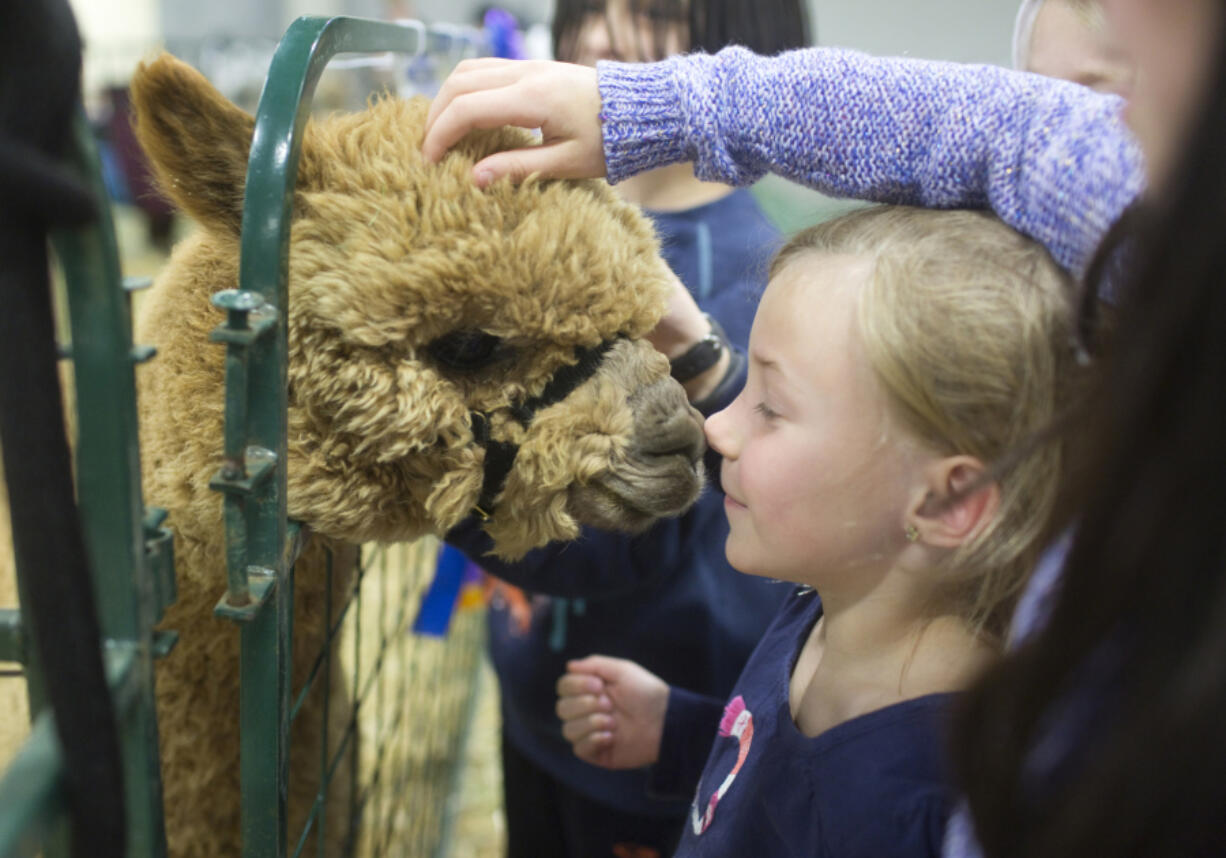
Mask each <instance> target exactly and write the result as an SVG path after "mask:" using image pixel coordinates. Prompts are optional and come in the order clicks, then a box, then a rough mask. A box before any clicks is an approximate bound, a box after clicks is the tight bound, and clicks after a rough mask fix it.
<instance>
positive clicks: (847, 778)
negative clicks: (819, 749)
mask: <svg viewBox="0 0 1226 858" xmlns="http://www.w3.org/2000/svg"><path fill="white" fill-rule="evenodd" d="M950 699H951V695H946V694H941V695H928V696H926V697H921V698H915V699H914V700H907V701H903V702H902V703H900V704H895V705H893V706H889V707H886V708H884V709H881V710H877V711H876V712H871V713H869V714H868V715H866V716H861V717H860V718H857V719H853V720H852V721H850V722H845V724H842V725H839V727H836V728H834V729H833V730H832V731H830V735H829V736H828V738H829V740H830V742H829V747H828V750H827V753H825V754H823V758H822V761H821V764H820V771H819V772H818V773H817V775H818V777H816V778H815V782H816V783H818V784H819V788H818V789H819V796H818V801H819V802H820V803H821V804H822V805H823V809H822V814H821V816H822V819H823V820H825V821H826V824H827V831H826V832H825V836H824V838H823V839H824V840H825V841H826V842H827V843H828V844H831V854H835V855H840V856H846V858H859V856H864V858H870V856H874V858H875V856H881V855H915V856H920V855H933V856H936V855H939V854H940V847H941V841H942V839H943V837H944V832H945V825H946V824H947V821H948V819H949V814H950V811H951V808H952V804H953V790H952V788H951V785H950V782H949V779H948V772H947V770H946V767H945V763H944V754H943V753H942V750H943V748H944V747H945V743H944V735H945V716H946V714H947V713H948V707H949V703H950ZM840 728H845V729H842V730H840Z"/></svg>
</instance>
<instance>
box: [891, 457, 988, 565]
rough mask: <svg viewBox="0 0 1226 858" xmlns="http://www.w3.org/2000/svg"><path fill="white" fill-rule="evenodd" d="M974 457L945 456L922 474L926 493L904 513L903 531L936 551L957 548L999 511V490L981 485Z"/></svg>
mask: <svg viewBox="0 0 1226 858" xmlns="http://www.w3.org/2000/svg"><path fill="white" fill-rule="evenodd" d="M986 474H987V467H986V466H985V465H984V464H983V462H981V461H979V460H978V459H976V458H975V457H974V456H949V457H947V458H944V459H939V460H937V461H936V462H933V463H932V464H931V465H930V466H929V467H928V469H927V470H926V472H925V481H926V493H925V494H924V495H923V497H917V499H916V502H915V503H914V504H913V505H912V507H911V509H909V510H908V511H907V519H906V522H907V532H908V534H911V533H914V534H916V536H915V540H916V541H919V542H923V543H925V544H926V545H931V546H934V547H938V548H957V547H958V546H960V545H963V544H965V543H966V542H968V541H969V540H970V539H971V538H972V537H974V536H975V534H977V533H979V532H980V531H981V530H982V529H983V528H984V527H986V526H987V525H988V523H989V522H991V521H992V519H993V518H995V516H996V512H997V510H998V509H999V508H1000V487H999V486H998V485H997V484H996V483H995V482H985V481H984V477H985V475H986Z"/></svg>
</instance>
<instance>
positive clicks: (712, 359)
mask: <svg viewBox="0 0 1226 858" xmlns="http://www.w3.org/2000/svg"><path fill="white" fill-rule="evenodd" d="M703 316H705V317H706V320H707V321H708V322H709V323H710V324H711V331H710V332H709V333H708V334H707V335H706V336H705V337H703V338H702V339H701V340H699V341H698V342H696V343H694V345H692V346H690V347H689V348H688V349H686V350H685V353H684V354H681V355H678V356H677V357H675V358H669V361H668V363H669V366H670V368H671V369H670V372H671V374H672V377H673V378H675V379H677V381H679V382H681V383H682V384H685V383H686V382H687V381H689V380H690V379H692V378H696V377H698V376H700V375H702V374H703V373H704V372H706V371H707V370H709V369H710V368H711V367H713V366H715V364H716V363H718V362H719V358H720V355H722V354H723V353H724V350H725V349H727V348H728V337H727V335H725V334H724V329H723V328H722V327H720V324H719V322H717V321H715V319H713V318H711V316H710V314H708V313H703Z"/></svg>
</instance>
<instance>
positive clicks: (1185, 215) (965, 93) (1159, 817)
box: [423, 0, 1226, 858]
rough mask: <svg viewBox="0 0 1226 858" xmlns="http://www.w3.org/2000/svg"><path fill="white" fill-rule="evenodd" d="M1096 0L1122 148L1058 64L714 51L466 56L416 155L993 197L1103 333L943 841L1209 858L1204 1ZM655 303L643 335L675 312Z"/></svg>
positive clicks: (1221, 45)
mask: <svg viewBox="0 0 1226 858" xmlns="http://www.w3.org/2000/svg"><path fill="white" fill-rule="evenodd" d="M1103 8H1104V11H1105V14H1106V16H1107V20H1108V25H1109V26H1110V27H1111V28H1112V30H1113V33H1114V36H1115V38H1116V41H1117V44H1118V46H1119V47H1120V49H1121V51H1122V52H1123V55H1124V58H1125V59H1126V60H1127V61H1128V62H1130V63H1132V64H1134V66H1135V68H1136V70H1137V78H1136V84H1135V87H1134V88H1133V89H1132V91H1131V93H1130V97H1129V101H1128V106H1127V110H1126V111H1125V112H1123V116H1126V118H1127V121H1128V125H1129V126H1131V128H1132V129H1133V130H1134V131H1135V134H1136V137H1135V139H1134V138H1133V137H1131V136H1130V134H1129V133H1128V131H1127V130H1126V128H1125V127H1124V124H1123V121H1122V115H1121V113H1122V111H1121V108H1123V106H1124V102H1123V101H1122V100H1121V99H1119V98H1118V97H1114V96H1100V95H1096V94H1094V93H1092V92H1090V91H1089V90H1087V89H1084V88H1082V87H1078V86H1074V85H1071V84H1068V83H1065V82H1062V81H1058V80H1052V79H1047V78H1042V77H1038V76H1034V75H1022V74H1016V73H1013V72H1009V71H1006V70H1003V69H995V68H989V67H972V66H956V65H951V64H933V63H924V62H922V61H908V60H882V59H874V58H869V57H864V56H862V55H858V54H853V53H849V52H844V51H833V50H813V51H801V52H796V53H793V54H789V55H785V56H783V57H780V58H777V59H774V60H770V59H761V58H754V57H752V56H750V55H748V54H746V53H745V52H742V51H737V50H735V49H733V50H725V51H722V52H720V54H719V55H717V56H714V57H711V56H703V55H695V56H691V57H686V58H679V59H673V60H669V61H667V62H665V63H660V64H652V65H648V66H644V67H629V66H619V65H617V64H604V65H602V66H601V67H600V68H599V70H598V72H596V73H593V72H591V71H589V70H587V69H579V68H576V67H573V66H561V65H558V66H543V65H531V64H523V65H521V66H516V67H506V66H498V65H487V64H470V65H466V66H463V67H461V68H459V69H458V70H457V72H456V73H455V74H454V75H453V77H452V78H451V79H450V80H449V81H448V82H447V83H446V84H445V85H444V88H443V92H442V93H441V95H440V97H439V98H438V99H437V100H436V102H435V105H434V106H433V109H432V115H431V124H430V126H429V128H428V132H427V135H426V139H425V141H424V143H423V149H424V151H425V152H426V154H427V155H428V156H429V157H432V158H438V157H441V156H442V154H443V152H444V151H445V150H446V148H447V147H448V146H449V145H450V144H451V143H452V142H454V141H455V140H456V139H459V137H461V136H463V134H464V133H466V132H467V130H469V129H470V128H473V127H485V126H487V125H501V124H506V123H518V124H525V125H530V126H537V127H541V129H542V132H543V138H544V140H543V145H542V146H540V147H537V148H534V149H531V150H522V151H519V152H511V153H504V154H502V155H500V156H498V157H497V158H493V159H487V160H486V161H484V162H482V163H479V164H477V165H476V167H475V168H474V178H475V179H476V181H477V182H478V183H481V184H486V183H488V182H490V181H493V180H495V179H497V178H499V177H501V176H511V177H512V178H515V177H520V176H523V175H526V174H527V173H528V172H538V173H541V174H543V175H546V176H585V175H606V174H607V175H608V176H609V177H610V179H612V180H618V179H620V178H621V177H622V176H624V175H627V174H630V173H633V172H635V171H637V170H640V169H643V168H645V167H647V166H652V165H655V164H660V163H672V162H676V161H682V160H687V159H690V160H695V161H696V171H697V174H698V175H700V176H708V177H712V178H714V177H722V178H723V179H724V180H725V181H729V182H733V183H736V182H744V181H751V180H752V179H753V178H755V177H756V176H758V175H761V174H762V173H763V172H765V171H766V170H774V171H776V172H778V173H780V174H782V175H785V176H788V177H791V178H794V179H797V180H799V181H803V182H805V183H807V184H810V185H813V186H815V187H818V188H819V189H823V190H826V191H827V192H835V193H840V194H842V195H846V196H860V197H868V198H875V199H882V200H892V201H896V202H899V201H906V202H913V203H918V204H923V205H930V206H933V205H935V206H951V205H980V206H991V207H992V208H993V209H995V210H996V211H997V213H998V214H1000V215H1001V217H1002V218H1004V219H1005V220H1006V221H1008V222H1009V223H1011V224H1013V225H1014V226H1016V227H1018V228H1019V229H1021V230H1022V231H1023V232H1026V233H1028V234H1030V235H1033V236H1035V237H1036V238H1038V239H1039V240H1041V241H1042V242H1043V243H1044V244H1045V245H1047V247H1048V248H1049V249H1050V250H1051V251H1052V253H1053V255H1054V256H1055V257H1056V258H1057V259H1058V260H1059V261H1061V262H1062V263H1064V264H1065V265H1067V266H1068V267H1070V268H1071V269H1072V270H1074V272H1076V273H1078V274H1085V272H1086V269H1087V268H1090V269H1091V271H1090V274H1089V276H1088V277H1087V280H1088V282H1089V283H1091V284H1098V283H1100V282H1101V283H1105V285H1106V286H1107V287H1109V291H1110V293H1111V294H1113V295H1114V296H1115V297H1116V298H1117V301H1118V308H1117V312H1116V314H1115V315H1116V317H1117V318H1116V322H1115V325H1114V330H1113V333H1112V334H1111V335H1110V337H1109V338H1108V337H1106V336H1105V334H1104V333H1103V332H1101V331H1096V329H1095V327H1094V326H1093V325H1092V324H1091V323H1090V320H1089V319H1087V320H1086V321H1085V322H1084V323H1083V324H1082V325H1081V329H1082V331H1083V332H1084V333H1087V334H1088V333H1096V334H1097V336H1095V337H1094V338H1093V339H1094V342H1093V343H1092V344H1094V345H1096V346H1097V349H1096V354H1097V356H1096V357H1095V358H1094V359H1095V360H1096V361H1097V363H1098V366H1099V370H1098V373H1097V376H1098V378H1099V379H1100V381H1099V382H1098V384H1097V385H1096V386H1095V387H1094V389H1093V390H1092V392H1091V393H1089V394H1087V395H1086V396H1085V397H1084V399H1083V401H1082V404H1081V406H1080V408H1078V409H1077V410H1076V411H1075V412H1073V413H1072V414H1070V415H1069V416H1068V417H1067V418H1066V419H1065V420H1063V421H1060V422H1059V423H1058V424H1057V428H1058V429H1059V430H1060V431H1061V432H1062V433H1066V434H1070V435H1071V436H1072V438H1073V440H1074V441H1075V442H1080V443H1081V446H1082V448H1083V449H1084V450H1085V454H1084V457H1083V461H1082V462H1081V467H1080V468H1079V472H1080V473H1079V474H1078V477H1077V479H1076V480H1074V481H1073V483H1072V484H1071V486H1070V488H1069V491H1068V494H1067V502H1066V503H1065V504H1064V511H1063V513H1062V514H1061V515H1060V516H1058V517H1057V518H1056V520H1055V522H1054V523H1053V525H1054V531H1053V532H1058V531H1059V530H1060V529H1061V528H1062V527H1063V528H1065V533H1066V536H1065V537H1064V538H1062V539H1061V540H1058V541H1057V542H1056V543H1055V545H1054V547H1053V549H1052V550H1051V551H1050V552H1049V555H1048V557H1047V558H1046V559H1045V561H1044V562H1042V563H1040V564H1039V567H1038V569H1037V571H1036V573H1035V574H1034V575H1033V576H1032V578H1031V581H1030V584H1029V585H1028V589H1027V592H1026V594H1025V596H1024V598H1023V599H1022V601H1021V603H1020V604H1019V608H1018V613H1017V616H1016V618H1015V621H1014V630H1013V637H1014V641H1015V644H1016V651H1015V652H1014V653H1013V654H1012V655H1011V656H1009V657H1007V658H1006V659H1005V660H1004V661H1003V662H1002V663H1001V664H1000V665H999V666H998V667H996V668H994V669H993V670H991V671H990V672H989V673H988V674H987V675H986V676H985V678H984V679H983V680H982V681H981V682H980V683H978V684H977V685H976V686H975V687H974V688H973V689H972V690H971V691H970V692H969V695H968V697H967V701H966V704H965V705H964V707H963V709H962V714H961V717H959V718H958V719H957V723H956V725H955V726H956V729H955V730H954V732H953V762H954V769H955V771H956V773H957V779H958V781H959V783H960V785H961V786H962V788H963V789H964V790H965V793H966V796H967V803H968V807H969V811H970V812H969V816H967V817H963V821H964V823H965V824H964V825H961V826H954V827H952V828H951V834H952V836H951V837H950V838H949V839H948V840H947V842H946V848H945V853H946V855H948V856H967V855H976V854H980V851H981V850H982V854H986V855H990V856H1044V858H1046V856H1074V855H1076V856H1083V855H1107V856H1120V855H1136V856H1176V855H1178V856H1184V855H1192V856H1195V855H1220V854H1226V842H1224V841H1226V824H1224V823H1223V822H1222V820H1223V819H1226V731H1224V730H1223V729H1222V726H1221V725H1222V722H1223V719H1224V717H1226V670H1223V669H1222V664H1223V663H1224V662H1226V575H1224V574H1223V566H1224V564H1226V527H1224V526H1223V525H1224V524H1226V454H1223V452H1222V446H1221V438H1222V437H1223V435H1224V434H1226V402H1224V401H1223V399H1224V398H1226V393H1224V392H1223V387H1222V381H1221V380H1222V378H1224V377H1226V328H1224V326H1226V288H1224V286H1226V284H1223V283H1222V282H1221V281H1222V278H1223V273H1222V272H1224V271H1226V244H1224V243H1223V242H1222V239H1221V236H1220V231H1221V229H1222V224H1223V223H1226V211H1223V210H1222V209H1223V207H1226V161H1223V159H1222V151H1223V144H1224V143H1226V125H1224V123H1226V118H1224V117H1226V103H1223V102H1224V100H1226V9H1224V8H1223V5H1222V4H1221V3H1220V2H1219V0H1164V2H1162V3H1158V2H1155V0H1104V2H1103ZM529 95H530V96H531V104H529ZM1136 141H1139V143H1140V149H1138V148H1137V146H1136V145H1135V144H1136ZM1140 150H1143V151H1144V165H1143V164H1142V159H1141V157H1140ZM1146 185H1147V186H1148V190H1147V191H1146V193H1145V196H1144V198H1143V199H1142V197H1141V189H1142V188H1143V187H1145V186H1146ZM1125 211H1128V212H1130V214H1129V216H1128V217H1124V213H1125ZM1113 224H1115V225H1117V226H1116V227H1115V230H1114V231H1113V233H1112V235H1111V236H1110V237H1109V238H1108V239H1107V240H1106V241H1104V237H1105V236H1106V234H1107V232H1108V230H1109V228H1111V227H1112V225H1113ZM1100 244H1101V245H1102V248H1101V250H1099V252H1098V254H1097V258H1096V259H1095V264H1094V265H1092V266H1091V265H1090V260H1091V257H1092V256H1094V255H1095V250H1096V248H1099V246H1100ZM1121 247H1122V248H1124V249H1125V253H1126V254H1127V255H1126V263H1127V264H1125V265H1119V264H1117V263H1118V261H1119V258H1120V257H1119V255H1118V252H1116V250H1117V249H1119V248H1121ZM1104 277H1105V278H1106V279H1104ZM1095 291H1096V290H1093V289H1091V290H1088V291H1087V295H1089V296H1091V298H1087V299H1086V300H1083V306H1084V307H1085V308H1092V307H1094V306H1095V302H1094V301H1093V300H1092V296H1093V295H1094V294H1095ZM676 310H677V312H675V313H674V315H673V316H672V317H671V318H670V319H668V320H666V326H667V327H676V326H678V324H679V323H680V320H681V319H682V318H683V317H685V316H686V315H688V314H692V313H693V310H692V308H689V307H684V306H682V304H681V303H680V302H679V303H678V304H677V307H676ZM1112 344H1118V345H1116V346H1115V347H1112ZM1052 434H1056V432H1055V431H1053V433H1052ZM1040 440H1041V439H1040ZM1038 443H1039V441H1038V440H1036V442H1035V446H1037V445H1038ZM1024 454H1025V449H1023V450H1021V451H1019V452H1018V456H1019V457H1021V456H1023V455H1024ZM1004 464H1007V463H1004Z"/></svg>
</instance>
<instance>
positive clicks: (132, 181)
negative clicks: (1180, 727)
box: [71, 0, 1017, 275]
mask: <svg viewBox="0 0 1226 858" xmlns="http://www.w3.org/2000/svg"><path fill="white" fill-rule="evenodd" d="M71 3H72V6H73V8H74V11H75V12H76V15H77V19H78V22H79V26H80V28H81V30H82V34H83V36H84V40H85V46H86V48H85V70H84V86H85V97H86V106H87V110H88V112H89V114H90V117H91V119H93V121H94V124H95V127H96V128H97V129H98V132H99V137H100V139H101V141H102V144H103V153H104V158H105V159H106V164H107V168H108V186H109V188H110V190H111V192H112V195H113V196H114V198H115V200H116V202H117V204H118V205H119V206H120V208H119V209H118V210H117V214H118V216H119V219H120V226H119V229H120V232H121V237H122V239H123V240H124V243H125V254H124V257H125V260H126V262H125V267H126V268H127V269H128V272H127V273H132V274H142V275H143V274H152V273H155V271H156V269H157V267H158V265H159V264H160V260H161V258H162V256H164V254H165V252H166V251H167V249H168V248H169V246H170V245H171V244H172V243H173V241H174V240H176V239H177V238H178V237H180V236H181V234H182V229H183V225H181V224H178V223H176V221H175V218H174V215H173V214H172V213H171V212H170V210H169V209H168V208H167V207H166V206H165V205H164V204H162V203H161V202H160V201H159V200H158V199H157V198H156V195H155V194H153V193H152V191H151V189H150V188H149V186H148V182H147V179H146V178H145V176H144V174H143V171H142V168H141V165H140V163H139V161H140V156H139V152H137V151H135V150H134V146H135V143H134V141H132V140H131V139H130V134H129V133H128V131H127V118H126V110H127V102H126V84H127V80H128V78H129V76H130V75H131V73H132V69H133V68H134V67H135V65H136V63H137V62H138V61H139V60H140V59H141V58H142V57H145V56H148V55H150V54H152V53H154V52H156V51H158V50H161V49H166V50H169V51H170V52H171V53H174V54H175V55H176V56H179V57H181V58H183V59H185V60H187V61H188V62H190V63H192V64H193V65H195V66H196V67H197V68H199V69H200V70H201V71H203V72H204V73H205V75H207V76H208V77H209V78H210V79H211V80H212V81H213V83H214V84H215V85H217V87H218V88H219V89H220V90H221V91H222V92H223V93H224V94H225V95H227V96H228V97H229V98H231V99H232V100H234V101H235V102H236V103H238V104H240V105H241V106H243V107H245V108H246V109H248V110H252V111H253V110H254V108H255V104H256V101H257V100H258V98H259V92H260V87H261V86H262V84H263V79H264V73H265V71H266V70H267V67H268V61H269V59H270V57H271V56H272V51H273V49H274V47H275V45H276V41H277V39H278V38H279V37H280V36H281V34H282V33H284V31H285V28H286V27H287V26H288V25H289V23H290V22H291V21H293V20H294V19H295V18H296V17H298V16H300V15H307V14H309V15H336V14H345V15H359V16H363V17H370V18H381V19H396V18H417V19H420V20H422V21H424V22H426V23H430V24H432V23H445V24H458V25H467V26H480V25H481V23H482V21H483V19H484V16H485V15H486V13H487V12H488V11H489V10H490V8H491V7H492V6H493V5H494V4H491V3H489V2H486V0H205V2H202V0H71ZM497 5H498V6H499V7H500V8H502V9H505V10H506V11H508V12H510V13H511V15H512V16H513V18H514V20H515V21H516V22H517V23H518V27H519V30H520V35H521V38H522V49H523V51H524V53H526V54H527V55H528V56H533V57H547V56H548V55H549V50H550V40H549V32H548V22H549V20H550V15H551V12H552V8H551V7H552V0H505V2H503V3H500V4H497ZM1016 9H1017V3H1016V0H924V2H918V0H810V2H809V11H810V27H811V31H812V33H813V34H814V37H815V39H816V42H817V43H818V44H822V45H838V46H842V47H850V48H856V49H859V50H863V51H867V52H869V53H874V54H887V55H910V56H917V57H927V58H931V59H947V60H956V61H962V62H983V63H997V64H1007V63H1008V60H1009V43H1010V34H1011V31H1012V26H1013V17H1014V14H1015V12H1016ZM445 71H446V69H445V68H438V67H431V68H426V69H417V70H413V71H412V72H411V75H412V76H413V78H414V79H413V80H412V81H410V83H411V84H413V86H412V88H411V89H412V91H421V92H426V93H427V94H429V92H430V91H431V90H430V87H431V86H432V85H433V84H435V83H436V80H434V78H436V77H438V76H439V75H441V74H442V73H445ZM351 77H352V76H351ZM369 84H370V79H369V75H367V76H366V77H365V78H362V77H357V78H355V79H353V80H347V79H346V78H345V77H344V76H343V75H340V74H334V73H332V72H329V73H328V74H327V75H326V76H325V81H323V82H321V85H320V88H319V91H318V94H317V107H318V108H319V109H323V110H330V109H338V108H341V109H343V108H357V107H360V106H361V104H362V101H363V100H364V99H365V94H366V92H368V91H369ZM401 91H402V92H404V91H405V87H403V86H402V87H401ZM755 193H756V194H757V196H758V198H759V201H760V203H761V204H762V206H763V208H764V209H765V210H766V212H767V214H768V215H769V216H770V217H771V218H772V219H773V220H774V221H775V222H776V223H777V224H778V225H779V226H780V228H781V229H783V231H784V232H791V231H794V230H796V229H798V228H800V227H802V226H804V225H807V224H808V223H812V222H813V221H815V220H818V219H821V218H824V217H828V216H830V215H832V214H835V213H837V212H839V211H841V210H842V209H844V208H846V205H844V204H842V203H839V202H837V201H832V200H827V199H824V198H822V197H820V196H818V195H817V194H814V193H811V192H809V191H805V190H803V189H800V188H796V187H794V186H792V185H789V184H788V183H787V182H784V181H783V180H779V179H775V178H773V177H768V178H767V179H765V180H763V181H762V182H761V183H759V186H758V187H757V188H755Z"/></svg>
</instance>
